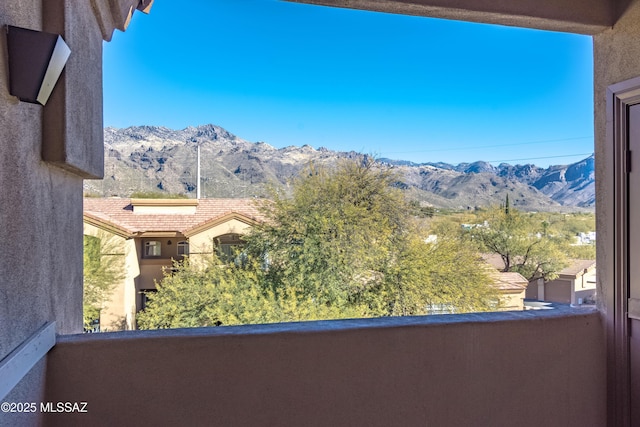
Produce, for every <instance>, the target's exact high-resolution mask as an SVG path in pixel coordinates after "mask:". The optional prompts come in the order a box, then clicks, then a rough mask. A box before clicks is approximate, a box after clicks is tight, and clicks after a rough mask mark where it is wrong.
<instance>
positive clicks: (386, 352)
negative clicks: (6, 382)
mask: <svg viewBox="0 0 640 427" xmlns="http://www.w3.org/2000/svg"><path fill="white" fill-rule="evenodd" d="M567 313H570V314H567ZM79 367H81V369H79ZM47 369H48V371H47V372H48V381H47V386H48V388H47V396H46V398H47V400H50V401H85V402H87V404H88V413H86V414H73V415H65V414H51V415H50V416H49V417H48V419H47V421H48V425H52V426H65V427H69V426H76V425H77V426H86V425H91V426H115V425H134V424H136V423H144V424H145V425H184V426H187V425H189V426H190V425H220V426H265V425H273V426H367V427H371V426H438V427H459V426H492V427H501V426H505V427H506V426H509V427H511V426H514V425H517V426H523V427H527V426H532V427H533V426H535V427H538V426H546V427H555V426H558V427H568V426H579V427H590V426H593V427H601V426H603V425H605V415H606V406H605V402H606V400H605V398H604V395H605V391H606V387H605V362H604V342H603V334H602V327H601V325H600V317H599V314H598V313H597V312H596V311H595V310H574V311H570V310H569V309H565V310H564V311H561V310H543V311H541V312H537V313H533V312H511V313H489V314H484V315H467V316H465V315H458V316H446V315H445V316H423V317H407V318H381V319H359V320H346V321H324V322H306V323H297V324H296V323H292V324H276V325H259V326H240V327H219V328H194V329H190V330H185V329H182V330H173V331H136V332H121V333H117V334H92V335H91V336H87V335H84V336H77V337H72V336H69V337H63V338H61V339H60V340H59V342H58V344H57V345H56V347H55V348H54V349H53V350H52V352H51V354H50V358H49V365H48V367H47ZM96 384H99V387H96Z"/></svg>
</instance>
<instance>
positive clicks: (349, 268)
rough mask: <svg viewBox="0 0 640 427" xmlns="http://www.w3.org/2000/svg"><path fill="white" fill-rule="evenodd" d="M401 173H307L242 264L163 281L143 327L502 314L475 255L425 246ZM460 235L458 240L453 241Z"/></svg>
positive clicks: (315, 169)
mask: <svg viewBox="0 0 640 427" xmlns="http://www.w3.org/2000/svg"><path fill="white" fill-rule="evenodd" d="M396 182H397V178H396V176H395V173H394V171H393V169H390V168H388V167H383V166H380V165H379V164H377V163H375V162H374V161H373V159H371V158H369V157H359V158H356V159H351V160H348V161H344V162H343V163H340V164H339V165H337V166H336V167H335V168H329V167H320V166H314V165H312V166H309V168H308V169H307V170H306V171H305V172H304V173H303V174H301V175H300V176H299V177H298V178H296V179H295V180H294V181H293V183H292V192H291V196H289V197H285V196H282V195H280V194H277V193H276V194H274V195H273V198H272V200H271V201H270V202H269V203H265V204H263V205H262V209H263V211H264V214H265V216H266V218H267V221H265V222H264V223H263V224H260V225H257V226H255V227H254V229H253V230H252V232H251V233H250V234H249V235H248V236H246V237H245V241H246V242H247V244H246V245H245V247H244V248H243V249H242V253H241V254H238V256H236V257H234V259H235V262H232V263H228V264H225V265H223V264H222V263H221V261H220V260H218V259H216V258H215V257H214V258H213V259H212V260H211V262H210V263H209V264H208V265H207V266H205V267H204V268H197V267H196V266H191V265H188V264H187V265H184V266H178V267H177V271H176V272H175V273H173V274H172V275H170V276H167V277H165V278H164V280H163V282H162V283H160V284H158V291H157V293H155V294H152V295H150V303H149V306H148V308H147V309H146V310H145V312H144V313H141V314H139V316H138V324H139V326H140V327H141V328H169V327H189V326H207V325H209V326H211V325H220V324H224V325H230V324H242V323H265V322H280V321H292V320H314V319H335V318H345V317H372V316H391V315H408V314H425V313H428V312H429V309H430V307H432V306H435V305H443V306H447V307H451V310H452V311H456V312H465V311H478V310H487V309H490V308H492V307H495V305H496V300H497V295H496V292H495V290H494V289H493V288H492V287H491V281H490V279H489V278H488V276H487V275H486V271H485V270H484V269H483V267H482V266H481V264H480V262H479V257H478V253H477V252H476V251H474V250H473V249H472V248H471V247H470V246H469V245H468V244H465V243H466V242H464V241H462V240H460V239H457V238H453V237H452V238H442V239H439V240H438V241H437V242H432V243H427V241H426V237H427V236H426V235H423V234H422V232H421V231H420V229H419V227H418V226H417V225H416V224H417V223H418V221H419V220H418V219H415V220H414V219H413V218H412V216H411V214H410V212H411V210H410V209H409V207H408V204H407V203H406V201H405V199H404V197H403V194H402V193H401V192H400V190H398V189H397V188H396V187H395V183H396ZM452 235H453V234H452Z"/></svg>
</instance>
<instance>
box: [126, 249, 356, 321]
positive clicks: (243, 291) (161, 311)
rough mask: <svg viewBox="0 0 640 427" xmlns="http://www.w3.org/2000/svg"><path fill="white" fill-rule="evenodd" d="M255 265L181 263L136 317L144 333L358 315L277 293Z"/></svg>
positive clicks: (215, 262) (150, 296) (286, 293)
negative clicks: (264, 280) (144, 330)
mask: <svg viewBox="0 0 640 427" xmlns="http://www.w3.org/2000/svg"><path fill="white" fill-rule="evenodd" d="M263 271H264V270H263V269H262V268H261V267H260V266H259V265H257V264H251V265H248V264H246V263H245V264H244V265H240V264H236V263H227V264H225V263H222V262H221V261H220V260H219V259H218V258H217V257H215V256H214V257H212V258H211V260H209V261H208V262H207V263H206V265H205V266H201V265H199V266H195V265H192V264H191V263H189V262H188V260H185V261H183V262H181V263H177V264H175V266H174V269H173V271H171V272H170V273H167V275H166V276H165V277H164V279H163V280H162V282H161V283H158V284H156V286H157V292H154V293H150V294H149V303H148V305H147V308H146V309H145V310H144V311H142V312H140V313H139V314H138V316H137V322H138V327H139V328H140V329H165V328H185V327H199V326H220V325H238V324H255V323H272V322H283V321H296V320H316V319H327V318H333V319H335V318H342V317H357V316H358V313H357V312H356V311H355V310H354V309H353V308H349V309H347V310H341V307H329V306H325V305H319V304H316V303H314V302H313V301H312V300H311V299H309V298H306V299H305V298H299V297H298V296H297V295H294V294H293V292H292V290H291V289H289V290H284V291H283V293H280V294H276V293H275V292H274V291H272V290H271V289H268V288H265V287H264V286H263V283H264V282H263Z"/></svg>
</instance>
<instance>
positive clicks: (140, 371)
mask: <svg viewBox="0 0 640 427" xmlns="http://www.w3.org/2000/svg"><path fill="white" fill-rule="evenodd" d="M299 1H300V2H304V3H315V4H318V5H319V4H324V5H328V6H334V7H351V8H360V9H365V10H371V11H384V12H391V13H401V14H410V15H418V16H428V17H439V18H445V19H457V20H465V21H472V22H483V23H493V24H503V25H514V26H520V27H526V28H536V29H543V30H552V31H564V32H572V33H578V34H584V35H589V36H590V37H591V39H592V41H593V58H594V62H593V65H594V68H593V70H594V74H593V83H594V86H593V88H594V136H595V157H596V199H597V202H596V214H597V215H596V221H597V227H596V228H597V233H598V247H597V264H598V271H597V290H598V302H597V306H596V307H594V308H585V309H573V308H569V307H561V308H558V309H553V310H537V311H536V310H531V311H523V312H517V313H516V312H502V313H484V314H473V315H464V314H462V315H451V316H423V317H419V316H418V317H410V318H393V319H390V318H384V319H356V320H344V321H324V322H300V323H290V324H276V325H256V326H238V327H220V328H194V329H190V330H160V331H128V332H124V333H118V334H109V333H106V334H82V333H81V332H82V233H83V231H82V221H83V208H82V205H83V200H82V191H83V189H82V184H83V182H82V181H83V179H90V178H101V177H102V176H103V174H104V164H103V153H104V150H103V136H102V132H103V123H102V45H103V41H109V40H111V38H112V34H113V32H114V30H115V29H116V28H117V29H120V30H125V29H126V28H127V25H128V23H129V22H130V18H131V14H132V13H138V12H135V11H136V10H147V9H148V6H149V3H150V1H146V0H87V1H78V0H5V1H2V2H0V25H3V26H5V25H12V26H18V27H21V28H27V29H30V30H33V31H36V32H48V33H50V34H57V35H60V36H61V37H62V38H64V41H65V42H66V44H67V45H68V46H69V48H70V50H71V56H69V59H68V62H67V63H66V65H65V67H64V71H63V72H62V75H61V76H60V78H59V80H58V81H57V82H54V86H55V87H54V88H53V92H52V93H51V97H50V98H49V100H48V102H47V103H46V105H44V106H43V105H38V104H32V103H29V102H23V101H20V99H19V98H18V97H16V96H14V94H12V93H11V92H10V90H9V80H10V75H9V69H10V68H11V63H12V62H13V61H14V59H13V56H12V57H9V55H7V39H6V32H5V31H4V30H3V31H2V32H1V33H0V40H1V41H0V52H1V54H0V63H1V65H0V205H1V206H2V209H0V225H1V226H2V230H3V232H2V233H1V234H0V245H1V246H2V247H3V248H11V250H8V251H5V253H4V254H3V256H2V257H0V401H2V402H13V403H16V405H15V406H14V407H15V408H16V409H17V402H23V403H24V402H33V403H34V404H35V405H36V406H37V405H38V404H39V403H47V402H76V403H78V405H79V409H82V406H80V405H81V404H83V403H86V404H87V405H88V407H85V409H88V410H87V411H86V412H79V411H78V412H53V411H49V412H46V411H41V410H39V409H40V408H39V407H37V408H36V409H38V410H33V411H23V412H17V411H16V412H11V411H9V412H0V424H2V425H10V426H12V427H21V426H34V425H44V426H73V425H91V426H101V425H105V426H107V425H110V426H112V425H136V424H140V420H144V423H146V424H148V425H198V424H207V423H208V424H210V423H211V422H215V423H217V424H219V425H236V426H245V425H246V426H249V425H267V424H271V425H308V424H315V425H334V426H342V425H397V424H398V423H401V424H403V425H436V426H463V425H487V426H510V425H513V424H514V423H517V424H518V425H519V426H523V427H524V426H527V427H528V426H531V427H534V426H540V425H544V426H563V427H564V426H576V427H577V426H580V427H587V426H593V427H601V426H609V427H614V426H616V427H617V426H623V427H629V426H633V425H639V424H640V334H638V333H637V330H638V327H640V262H637V260H638V258H639V257H640V168H639V167H638V165H640V2H638V1H632V0H555V1H539V0H512V1H509V2H496V1H491V0H353V1H346V0H299ZM189 6H190V5H189V4H186V3H185V8H184V16H181V17H176V19H177V22H185V21H188V18H189V14H191V13H198V9H197V8H195V9H194V8H193V7H189ZM247 7H250V6H247ZM315 7H321V6H315ZM145 18H146V19H153V13H152V14H151V15H150V16H148V17H145ZM175 30H176V29H175V28H167V32H170V31H175ZM219 36H220V37H225V36H233V35H224V34H220V35H219ZM153 42H154V40H149V43H153ZM424 42H425V43H427V42H431V43H439V44H442V45H446V43H447V40H443V39H441V38H440V39H437V40H435V39H434V40H425V41H424ZM25 50H26V51H29V49H25ZM45 65H46V63H45ZM469 72H470V73H472V72H473V70H469ZM134 77H135V76H132V78H134ZM560 101H561V102H568V103H571V102H573V100H572V99H571V98H565V99H562V100H560ZM633 329H636V333H635V334H634V333H632V331H633ZM528 372H535V375H528V374H527V373H528ZM488 390H490V392H488ZM532 402H535V404H532ZM9 405H10V407H9V409H11V403H9ZM23 408H24V405H23ZM27 408H29V409H31V406H30V405H27ZM45 409H46V407H45Z"/></svg>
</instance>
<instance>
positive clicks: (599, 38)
mask: <svg viewBox="0 0 640 427" xmlns="http://www.w3.org/2000/svg"><path fill="white" fill-rule="evenodd" d="M593 42H594V98H595V100H594V103H595V139H596V149H595V151H596V159H597V160H596V221H597V230H598V245H597V251H598V271H597V275H598V279H597V282H598V284H597V286H598V295H599V298H598V303H599V305H600V308H601V309H602V310H603V311H606V305H605V301H609V303H611V302H612V301H613V298H612V292H613V288H612V287H613V280H614V279H613V277H614V275H613V256H614V250H613V248H614V241H613V234H614V233H613V232H614V230H613V220H614V211H613V209H614V204H613V182H612V181H611V176H610V175H608V174H607V171H608V170H609V171H610V170H611V169H612V165H611V164H607V163H608V162H609V161H610V159H609V158H608V156H607V152H606V150H605V148H606V144H607V140H606V132H607V129H606V103H607V99H606V90H607V87H608V86H609V85H612V84H614V83H619V82H621V81H624V80H628V79H631V78H633V77H638V76H640V2H638V1H633V2H631V4H630V5H629V6H628V8H627V10H626V12H625V13H624V14H622V16H621V17H620V20H619V21H618V22H617V23H616V24H615V25H614V26H613V27H612V28H610V29H608V30H606V31H603V32H602V33H600V34H598V35H596V36H594V38H593ZM569 101H570V100H569Z"/></svg>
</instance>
